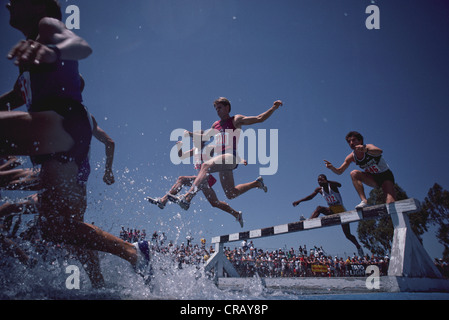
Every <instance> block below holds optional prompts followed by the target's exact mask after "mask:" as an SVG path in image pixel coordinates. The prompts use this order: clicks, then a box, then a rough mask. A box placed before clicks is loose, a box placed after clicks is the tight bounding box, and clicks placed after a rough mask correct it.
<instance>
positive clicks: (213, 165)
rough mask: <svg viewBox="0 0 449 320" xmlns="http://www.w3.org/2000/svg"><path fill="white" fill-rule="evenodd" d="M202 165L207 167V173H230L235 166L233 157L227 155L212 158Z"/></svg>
mask: <svg viewBox="0 0 449 320" xmlns="http://www.w3.org/2000/svg"><path fill="white" fill-rule="evenodd" d="M204 164H205V165H208V166H209V170H208V172H210V173H213V172H222V171H232V170H234V169H235V168H236V166H237V164H236V160H235V157H234V156H233V155H232V154H229V153H226V154H223V155H219V156H216V157H213V158H212V159H210V160H208V161H206V162H204Z"/></svg>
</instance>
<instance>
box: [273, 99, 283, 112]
mask: <svg viewBox="0 0 449 320" xmlns="http://www.w3.org/2000/svg"><path fill="white" fill-rule="evenodd" d="M282 105H284V104H283V103H282V101H281V100H276V101H275V102H273V108H274V110H277V109H278V108H279V107H280V106H282Z"/></svg>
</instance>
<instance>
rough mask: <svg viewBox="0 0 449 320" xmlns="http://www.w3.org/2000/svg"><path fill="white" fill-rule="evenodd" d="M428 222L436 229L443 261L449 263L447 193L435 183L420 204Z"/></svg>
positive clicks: (448, 194)
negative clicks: (441, 248)
mask: <svg viewBox="0 0 449 320" xmlns="http://www.w3.org/2000/svg"><path fill="white" fill-rule="evenodd" d="M421 211H423V214H424V213H425V214H427V215H428V222H429V223H431V224H433V225H436V226H437V227H438V230H437V234H436V237H437V239H438V241H439V242H440V243H441V244H442V245H443V246H444V251H443V260H445V261H446V262H449V191H447V190H444V189H443V188H442V187H441V186H440V185H439V184H437V183H435V184H434V185H433V187H432V188H430V189H429V192H428V193H427V197H426V198H425V199H424V202H423V203H422V210H421Z"/></svg>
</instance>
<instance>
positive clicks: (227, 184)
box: [219, 171, 235, 193]
mask: <svg viewBox="0 0 449 320" xmlns="http://www.w3.org/2000/svg"><path fill="white" fill-rule="evenodd" d="M219 176H220V182H221V187H222V188H223V190H224V192H225V193H226V192H229V191H231V190H233V189H234V188H235V182H234V173H233V172H232V171H221V172H220V173H219Z"/></svg>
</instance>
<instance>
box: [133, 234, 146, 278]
mask: <svg viewBox="0 0 449 320" xmlns="http://www.w3.org/2000/svg"><path fill="white" fill-rule="evenodd" d="M133 246H134V247H135V248H136V251H137V261H136V264H135V265H133V268H134V271H136V273H137V274H138V275H140V276H142V277H143V278H146V277H147V276H149V264H150V244H149V243H148V241H140V242H135V243H133Z"/></svg>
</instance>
